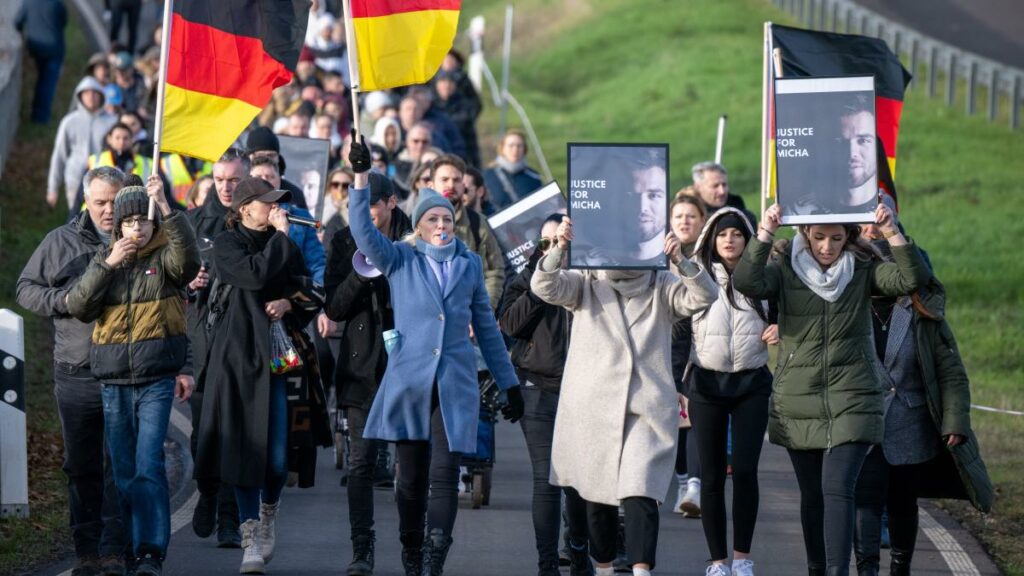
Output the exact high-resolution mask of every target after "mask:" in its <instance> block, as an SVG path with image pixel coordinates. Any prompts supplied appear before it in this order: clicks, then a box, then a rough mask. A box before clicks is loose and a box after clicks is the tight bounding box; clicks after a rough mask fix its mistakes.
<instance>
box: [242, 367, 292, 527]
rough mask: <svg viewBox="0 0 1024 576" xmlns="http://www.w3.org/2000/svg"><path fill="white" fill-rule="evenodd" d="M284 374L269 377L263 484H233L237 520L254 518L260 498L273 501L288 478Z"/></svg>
mask: <svg viewBox="0 0 1024 576" xmlns="http://www.w3.org/2000/svg"><path fill="white" fill-rule="evenodd" d="M286 381H287V380H286V379H285V377H284V376H271V377H270V417H269V418H268V419H267V435H268V436H267V471H266V472H265V474H266V476H265V477H264V479H263V487H262V488H238V487H235V499H236V500H237V501H238V521H239V522H245V521H246V520H257V519H259V517H260V501H263V502H265V503H267V504H276V503H277V501H278V500H280V499H281V492H282V491H283V490H284V484H285V482H286V481H287V480H288V396H287V393H286V390H285V383H286Z"/></svg>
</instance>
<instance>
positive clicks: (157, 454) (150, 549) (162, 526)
mask: <svg viewBox="0 0 1024 576" xmlns="http://www.w3.org/2000/svg"><path fill="white" fill-rule="evenodd" d="M102 396H103V416H104V418H105V420H104V425H105V429H106V431H107V446H108V448H109V449H110V462H111V465H112V466H113V468H114V483H115V484H117V492H118V496H119V497H120V498H119V499H120V501H121V513H122V515H123V517H124V523H125V526H126V527H127V528H129V533H130V534H131V536H132V546H133V550H132V552H134V554H135V555H136V557H141V556H144V555H146V554H152V555H153V556H156V557H159V558H163V557H164V554H166V553H167V542H168V540H170V537H171V515H170V496H169V494H168V489H167V472H166V470H165V468H164V438H165V437H166V436H167V425H168V422H169V421H170V418H171V402H172V401H173V399H174V380H173V379H172V378H166V379H164V380H158V381H156V382H153V383H151V384H142V385H139V386H121V385H113V384H104V385H103V391H102Z"/></svg>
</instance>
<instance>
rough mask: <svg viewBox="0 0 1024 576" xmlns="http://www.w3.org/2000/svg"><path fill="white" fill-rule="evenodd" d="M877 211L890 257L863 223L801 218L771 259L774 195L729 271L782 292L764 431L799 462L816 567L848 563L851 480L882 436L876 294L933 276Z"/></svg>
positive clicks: (746, 284) (755, 286)
mask: <svg viewBox="0 0 1024 576" xmlns="http://www.w3.org/2000/svg"><path fill="white" fill-rule="evenodd" d="M875 222H876V223H877V224H878V226H879V229H880V230H881V232H882V235H883V236H884V237H885V238H886V239H887V240H888V242H889V245H890V247H891V248H892V255H893V260H894V262H893V263H885V262H881V261H879V260H878V259H876V258H874V257H873V254H872V253H871V252H869V251H867V250H866V249H865V247H864V244H863V243H862V242H860V240H859V235H860V228H858V227H857V226H855V225H850V224H815V225H811V226H801V227H800V229H799V231H798V233H797V235H796V237H795V238H794V239H793V242H792V243H791V244H790V245H789V246H788V247H786V248H785V249H783V250H782V258H780V259H779V260H778V261H773V262H770V263H769V262H767V260H768V255H769V252H770V251H771V249H772V239H773V238H774V236H775V231H776V230H778V228H779V226H780V225H781V223H782V211H781V210H780V208H779V206H778V205H777V204H776V205H773V206H771V207H770V208H768V209H767V210H766V211H765V213H764V218H763V219H762V224H761V226H760V227H759V229H758V234H757V237H756V238H755V239H752V240H751V241H750V244H749V245H748V246H747V249H746V250H745V251H744V253H743V257H742V258H741V259H740V261H739V263H738V264H737V265H736V269H735V271H734V272H733V285H734V286H735V288H736V290H738V291H739V292H740V293H741V294H743V295H745V296H747V297H749V298H753V299H757V300H775V301H777V302H778V306H779V319H778V325H779V338H780V339H781V348H780V350H779V359H780V360H779V364H778V367H777V368H776V370H775V374H774V376H775V380H774V383H773V385H772V401H771V405H770V408H769V420H768V433H769V439H770V440H771V442H772V443H774V444H779V445H781V446H784V447H785V448H786V449H787V450H788V451H789V456H790V460H792V462H793V469H794V471H795V472H796V477H797V482H798V483H799V485H800V521H801V524H802V525H803V532H804V546H805V548H806V550H807V564H808V568H809V571H810V574H812V575H821V576H824V575H826V574H827V575H828V576H846V575H847V574H848V573H849V565H850V552H851V550H852V547H853V523H854V488H855V486H856V482H857V476H858V474H859V473H860V469H861V466H862V464H863V463H864V458H865V457H866V456H867V453H868V449H869V447H870V446H871V445H872V444H878V443H880V442H881V441H882V431H883V426H884V418H885V417H884V409H883V401H884V400H883V391H882V383H881V382H880V380H879V375H878V371H877V370H875V367H874V363H873V362H872V360H871V358H872V354H874V353H875V351H874V346H873V343H872V337H871V333H872V326H871V311H870V307H871V296H872V295H874V294H877V295H885V296H900V295H906V294H911V293H913V292H914V291H915V290H917V289H918V288H920V287H921V286H923V285H924V284H925V283H926V282H927V281H928V278H929V275H930V273H929V271H928V267H927V265H926V264H925V262H924V260H923V258H922V257H921V254H920V252H919V251H918V250H917V247H916V246H914V245H913V244H912V243H910V242H909V241H908V240H907V239H906V238H904V237H903V234H901V233H900V231H899V228H898V227H897V224H896V219H895V217H894V216H893V213H892V211H891V210H890V209H889V208H888V207H887V206H885V205H882V204H880V205H879V206H878V207H877V208H876V209H875Z"/></svg>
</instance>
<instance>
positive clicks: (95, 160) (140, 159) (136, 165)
mask: <svg viewBox="0 0 1024 576" xmlns="http://www.w3.org/2000/svg"><path fill="white" fill-rule="evenodd" d="M150 162H151V160H150V159H149V157H148V156H142V155H141V154H135V155H134V156H133V157H132V174H135V175H136V176H138V177H139V178H142V181H143V182H145V181H146V178H147V177H149V172H150V170H151V169H152V165H151V164H150ZM113 165H114V154H113V153H112V152H111V151H110V150H104V151H103V152H100V153H99V154H93V155H92V156H89V163H88V166H89V170H92V169H93V168H100V167H102V166H113ZM82 210H85V202H82Z"/></svg>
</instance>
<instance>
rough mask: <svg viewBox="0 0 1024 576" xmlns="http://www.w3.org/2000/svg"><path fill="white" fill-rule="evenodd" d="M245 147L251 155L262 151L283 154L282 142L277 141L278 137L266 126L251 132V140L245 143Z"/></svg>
mask: <svg viewBox="0 0 1024 576" xmlns="http://www.w3.org/2000/svg"><path fill="white" fill-rule="evenodd" d="M245 147H246V148H247V150H246V151H247V152H248V153H249V154H252V153H253V152H259V151H261V150H273V151H274V152H277V153H278V154H280V153H281V142H280V141H279V140H278V139H277V135H276V134H274V133H273V132H272V131H271V130H270V128H267V127H266V126H260V127H259V128H255V129H254V130H253V131H252V132H250V133H249V138H248V139H247V140H246V141H245Z"/></svg>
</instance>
